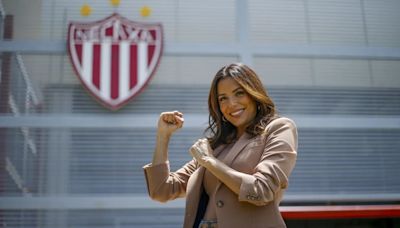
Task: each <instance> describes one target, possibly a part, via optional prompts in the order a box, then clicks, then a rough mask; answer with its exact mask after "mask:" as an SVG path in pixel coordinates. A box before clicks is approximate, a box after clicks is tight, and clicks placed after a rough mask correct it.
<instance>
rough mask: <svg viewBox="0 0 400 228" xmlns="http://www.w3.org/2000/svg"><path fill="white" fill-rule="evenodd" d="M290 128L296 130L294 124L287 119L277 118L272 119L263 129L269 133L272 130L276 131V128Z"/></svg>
mask: <svg viewBox="0 0 400 228" xmlns="http://www.w3.org/2000/svg"><path fill="white" fill-rule="evenodd" d="M285 127H288V128H291V129H297V127H296V123H295V122H294V121H293V120H292V119H290V118H288V117H284V116H277V117H274V118H273V119H272V120H271V121H270V122H269V123H268V124H267V126H266V127H265V131H267V132H268V131H270V130H272V129H276V128H285Z"/></svg>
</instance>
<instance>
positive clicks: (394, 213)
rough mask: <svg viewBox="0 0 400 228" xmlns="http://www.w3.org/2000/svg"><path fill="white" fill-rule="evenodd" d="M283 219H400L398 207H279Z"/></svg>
mask: <svg viewBox="0 0 400 228" xmlns="http://www.w3.org/2000/svg"><path fill="white" fill-rule="evenodd" d="M280 210H281V213H282V216H283V218H285V219H353V218H400V205H359V206H281V207H280Z"/></svg>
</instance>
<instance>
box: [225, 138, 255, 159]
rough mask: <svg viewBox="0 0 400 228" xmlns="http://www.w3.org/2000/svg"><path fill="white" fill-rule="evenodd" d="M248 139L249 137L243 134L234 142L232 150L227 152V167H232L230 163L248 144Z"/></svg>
mask: <svg viewBox="0 0 400 228" xmlns="http://www.w3.org/2000/svg"><path fill="white" fill-rule="evenodd" d="M250 138H251V136H250V135H249V134H248V133H246V132H245V133H243V135H242V136H240V138H239V140H238V141H236V143H235V144H234V145H233V147H232V149H231V150H230V151H229V152H228V155H226V164H227V165H228V166H231V165H232V162H233V161H234V160H235V158H236V157H237V156H238V155H239V154H240V152H241V151H242V150H243V148H244V147H245V146H246V145H247V144H249V143H250V141H251V140H250Z"/></svg>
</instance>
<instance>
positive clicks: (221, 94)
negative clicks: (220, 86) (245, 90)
mask: <svg viewBox="0 0 400 228" xmlns="http://www.w3.org/2000/svg"><path fill="white" fill-rule="evenodd" d="M239 89H242V87H240V86H239V87H237V88H236V89H234V90H232V92H233V93H234V92H236V91H237V90H239ZM223 95H225V93H220V94H218V95H217V96H218V97H219V96H223Z"/></svg>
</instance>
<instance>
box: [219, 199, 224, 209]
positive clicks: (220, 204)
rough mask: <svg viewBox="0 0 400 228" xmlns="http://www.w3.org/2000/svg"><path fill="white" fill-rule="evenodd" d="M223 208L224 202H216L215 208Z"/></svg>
mask: <svg viewBox="0 0 400 228" xmlns="http://www.w3.org/2000/svg"><path fill="white" fill-rule="evenodd" d="M223 206H224V202H223V201H222V200H218V201H217V207H219V208H221V207H223Z"/></svg>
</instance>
